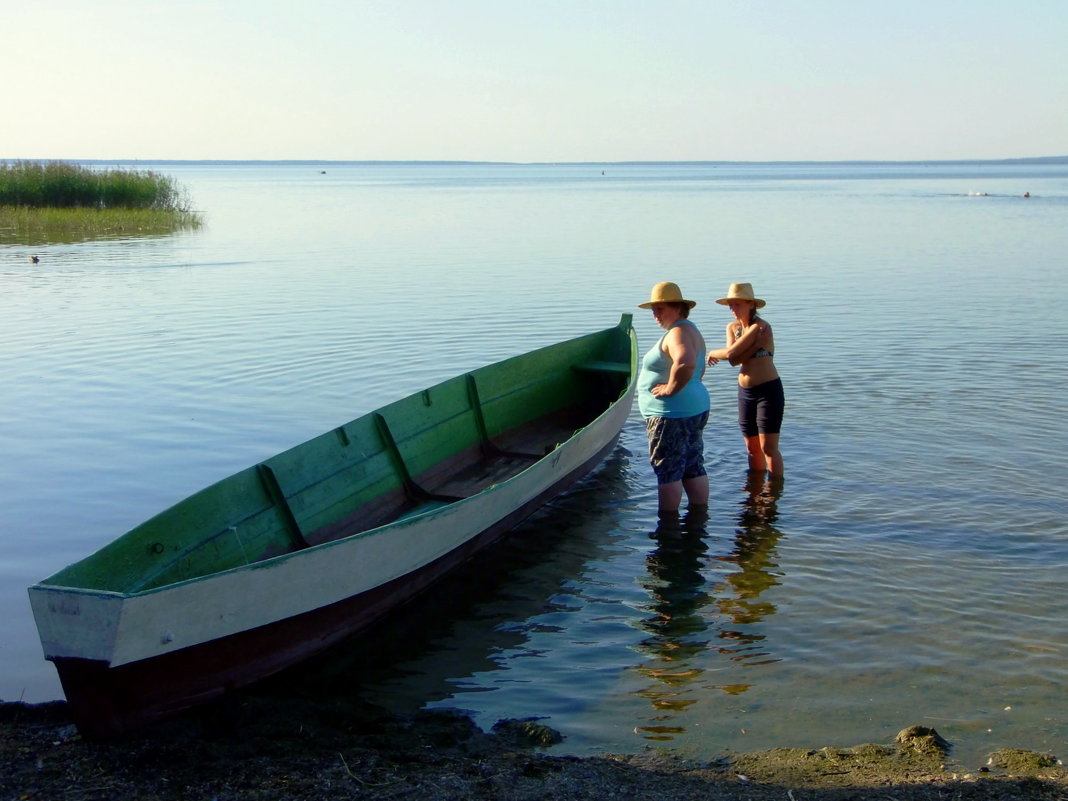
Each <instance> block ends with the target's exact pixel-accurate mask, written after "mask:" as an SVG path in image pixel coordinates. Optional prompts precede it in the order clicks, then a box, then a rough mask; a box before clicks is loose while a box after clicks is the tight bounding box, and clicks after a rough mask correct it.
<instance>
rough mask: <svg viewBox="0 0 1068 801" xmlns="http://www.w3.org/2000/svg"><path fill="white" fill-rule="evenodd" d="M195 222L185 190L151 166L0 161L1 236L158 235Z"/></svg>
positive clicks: (197, 217)
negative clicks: (98, 166)
mask: <svg viewBox="0 0 1068 801" xmlns="http://www.w3.org/2000/svg"><path fill="white" fill-rule="evenodd" d="M200 224H201V220H200V215H199V214H197V213H196V212H195V211H193V210H192V209H191V208H190V205H189V200H188V197H187V196H186V194H185V192H184V190H183V189H182V188H181V187H180V186H179V185H178V184H176V183H175V181H174V180H173V179H172V178H170V177H168V176H165V175H161V174H160V173H157V172H153V171H151V170H125V169H116V168H112V169H101V170H96V169H90V168H88V167H84V166H81V165H78V164H71V163H69V162H63V161H49V162H40V161H15V162H2V163H0V241H8V242H11V241H20V242H26V243H43V242H48V241H65V242H71V241H77V240H79V239H86V238H99V237H112V236H137V235H146V234H147V235H157V234H167V233H171V232H173V231H176V230H179V229H184V228H196V227H198V226H199V225H200Z"/></svg>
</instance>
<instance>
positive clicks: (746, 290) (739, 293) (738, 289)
mask: <svg viewBox="0 0 1068 801" xmlns="http://www.w3.org/2000/svg"><path fill="white" fill-rule="evenodd" d="M732 300H751V301H753V302H754V303H755V304H756V307H757V308H758V309H763V308H764V301H763V300H761V299H760V298H757V297H754V296H753V285H752V284H731V288H730V289H728V290H727V297H725V298H720V299H719V300H717V301H716V303H718V304H720V305H721V306H729V305H730V303H731V301H732Z"/></svg>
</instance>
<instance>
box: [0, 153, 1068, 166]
mask: <svg viewBox="0 0 1068 801" xmlns="http://www.w3.org/2000/svg"><path fill="white" fill-rule="evenodd" d="M20 161H44V162H63V161H67V162H75V163H79V164H138V163H149V164H423V165H429V164H454V165H486V166H502V165H503V166H563V165H616V166H626V165H656V164H660V165H668V164H738V165H760V164H767V165H784V164H819V165H830V164H844V165H857V164H1021V163H1057V162H1066V163H1068V155H1062V156H1023V157H1011V158H960V159H772V160H764V161H762V160H754V159H744V160H728V159H661V160H657V159H626V160H621V161H501V160H485V161H479V160H472V159H296V158H278V159H236V158H206V159H194V158H182V159H174V158H129V157H123V158H7V157H4V158H0V164H3V163H10V162H20Z"/></svg>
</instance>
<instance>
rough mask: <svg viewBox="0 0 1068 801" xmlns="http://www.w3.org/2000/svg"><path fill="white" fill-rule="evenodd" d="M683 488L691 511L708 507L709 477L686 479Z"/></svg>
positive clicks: (683, 481)
mask: <svg viewBox="0 0 1068 801" xmlns="http://www.w3.org/2000/svg"><path fill="white" fill-rule="evenodd" d="M682 488H683V489H684V490H685V491H686V502H687V504H688V505H689V507H690V508H691V509H693V508H694V507H696V506H708V476H694V477H693V478H684V479H683V480H682Z"/></svg>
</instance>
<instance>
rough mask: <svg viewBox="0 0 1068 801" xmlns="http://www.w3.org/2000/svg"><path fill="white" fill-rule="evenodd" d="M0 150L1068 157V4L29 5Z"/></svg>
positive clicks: (8, 68) (227, 1)
mask: <svg viewBox="0 0 1068 801" xmlns="http://www.w3.org/2000/svg"><path fill="white" fill-rule="evenodd" d="M2 16H3V18H2V20H0V74H2V75H3V76H4V81H3V98H2V103H3V123H2V124H0V159H143V160H153V159H327V160H335V159H336V160H349V159H352V160H439V159H441V160H473V161H513V162H547V161H606V162H612V161H632V160H637V161H676V160H712V161H719V160H724V161H778V160H852V159H879V160H912V159H916V160H924V159H996V158H1017V157H1036V156H1063V155H1068V0H999V1H995V0H791V1H789V2H788V1H787V0H641V1H639V0H336V2H335V1H334V0H286V1H285V2H278V1H277V0H58V2H53V0H33V1H32V2H30V1H29V0H16V2H12V3H8V4H7V6H6V8H5V10H4V13H3V15H2Z"/></svg>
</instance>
